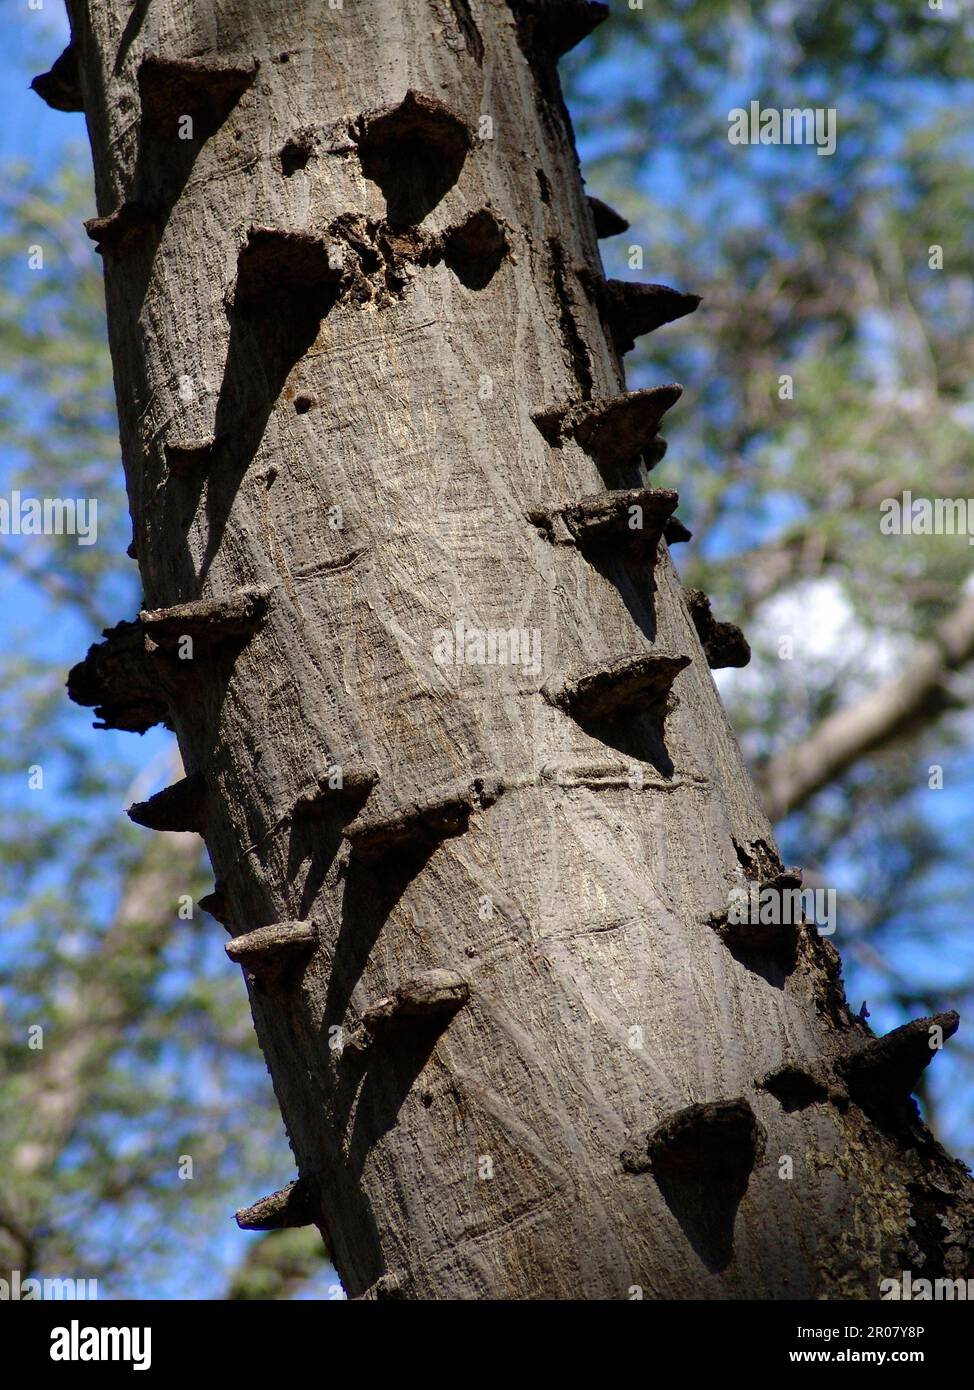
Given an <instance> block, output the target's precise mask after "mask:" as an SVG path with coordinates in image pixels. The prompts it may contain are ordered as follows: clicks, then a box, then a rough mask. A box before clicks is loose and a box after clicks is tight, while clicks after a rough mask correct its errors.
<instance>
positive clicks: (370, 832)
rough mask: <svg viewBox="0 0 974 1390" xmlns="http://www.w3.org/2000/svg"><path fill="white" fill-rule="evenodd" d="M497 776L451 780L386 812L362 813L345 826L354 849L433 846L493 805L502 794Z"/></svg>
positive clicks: (370, 851)
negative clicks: (403, 805)
mask: <svg viewBox="0 0 974 1390" xmlns="http://www.w3.org/2000/svg"><path fill="white" fill-rule="evenodd" d="M500 792H501V786H500V784H499V783H498V782H497V781H496V779H493V780H492V779H478V780H477V781H475V782H452V783H450V784H449V785H448V786H445V787H438V788H436V789H434V790H433V791H430V792H427V793H426V794H425V795H424V796H422V797H420V798H417V800H416V801H414V802H412V803H411V804H410V805H408V806H405V807H402V808H400V809H399V810H396V811H393V812H389V813H386V814H383V815H376V814H373V815H371V816H364V815H359V816H357V817H356V819H355V820H354V821H352V823H351V824H350V825H348V826H347V827H346V829H345V835H346V837H347V839H348V841H349V843H350V845H351V849H352V853H353V854H355V855H356V856H358V857H359V858H361V859H376V858H378V857H380V856H381V855H383V854H386V853H388V852H390V851H396V850H399V849H407V850H408V849H424V848H425V849H432V848H433V846H435V845H436V844H438V843H439V842H440V841H441V840H446V839H449V838H450V837H451V836H454V835H462V834H463V833H464V831H465V830H466V829H467V826H468V824H469V821H470V816H471V814H472V813H473V812H475V811H480V810H483V809H484V808H485V807H487V806H491V805H493V803H494V802H495V801H496V800H497V797H498V796H499V795H500Z"/></svg>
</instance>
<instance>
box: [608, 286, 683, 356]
mask: <svg viewBox="0 0 974 1390" xmlns="http://www.w3.org/2000/svg"><path fill="white" fill-rule="evenodd" d="M598 299H599V303H600V306H601V309H602V313H603V316H604V318H605V321H606V324H607V325H608V328H609V332H610V334H611V336H612V341H613V342H614V343H615V345H616V348H617V350H618V351H619V352H620V353H625V352H629V351H630V350H631V349H632V348H633V347H635V345H636V339H637V338H641V337H642V335H643V334H644V333H652V331H653V329H655V328H661V327H662V326H663V324H664V323H672V322H673V320H674V319H681V318H683V317H684V316H685V315H686V314H692V313H693V311H694V309H696V308H697V307H698V305H699V304H700V296H699V295H698V294H681V293H680V291H679V290H671V289H670V288H669V286H668V285H649V284H643V283H640V282H639V281H636V280H606V281H605V282H604V284H600V285H599V286H598Z"/></svg>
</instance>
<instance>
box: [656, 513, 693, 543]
mask: <svg viewBox="0 0 974 1390" xmlns="http://www.w3.org/2000/svg"><path fill="white" fill-rule="evenodd" d="M663 539H664V540H665V541H666V544H667V545H682V544H683V543H684V542H685V541H692V540H693V532H692V531H691V530H690V528H689V527H688V526H684V524H683V522H682V521H681V520H680V518H679V517H678V516H671V517H670V519H669V520H668V521H667V523H666V525H665V526H664V527H663Z"/></svg>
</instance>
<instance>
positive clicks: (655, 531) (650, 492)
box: [528, 488, 680, 553]
mask: <svg viewBox="0 0 974 1390" xmlns="http://www.w3.org/2000/svg"><path fill="white" fill-rule="evenodd" d="M679 500H680V499H679V494H678V493H676V492H673V491H671V490H668V489H665V488H628V489H625V490H621V489H617V490H615V491H612V492H599V493H593V494H592V495H591V496H588V497H580V498H579V499H578V501H577V502H567V503H565V505H564V506H562V507H557V508H543V507H538V508H535V509H534V510H533V511H531V512H529V513H528V517H529V519H530V520H531V521H532V522H533V523H534V525H536V526H537V527H538V528H539V529H540V530H542V531H543V532H545V534H546V535H547V536H548V537H549V538H550V539H551V540H553V541H555V542H558V541H560V540H564V541H566V542H573V543H574V544H575V545H577V546H578V548H579V550H582V551H588V550H598V549H600V548H604V547H605V546H620V545H621V546H625V547H626V548H628V549H630V550H632V549H635V550H639V551H642V552H646V553H655V551H656V547H657V545H658V543H659V539H660V536H661V535H662V533H663V527H664V525H665V523H666V520H667V518H668V517H669V516H670V515H671V514H672V512H673V511H674V510H675V508H676V505H677V503H678V501H679ZM559 523H560V524H559Z"/></svg>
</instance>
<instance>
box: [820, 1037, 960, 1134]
mask: <svg viewBox="0 0 974 1390" xmlns="http://www.w3.org/2000/svg"><path fill="white" fill-rule="evenodd" d="M959 1026H960V1016H959V1015H958V1014H957V1013H956V1012H955V1011H954V1010H950V1012H948V1013H943V1014H936V1015H934V1016H933V1017H932V1018H915V1019H913V1021H912V1022H910V1023H905V1024H904V1025H903V1026H902V1028H894V1029H893V1031H892V1032H891V1033H887V1034H886V1035H885V1036H884V1037H881V1038H872V1039H870V1041H869V1042H867V1043H866V1044H865V1045H864V1046H862V1047H861V1048H859V1049H858V1050H857V1051H856V1052H854V1053H853V1054H852V1056H850V1057H847V1058H845V1059H844V1060H843V1061H841V1062H840V1063H839V1064H838V1066H837V1071H838V1072H839V1074H840V1075H841V1076H842V1077H843V1078H844V1079H845V1081H846V1084H847V1085H848V1087H849V1094H850V1095H851V1096H852V1098H853V1100H854V1101H856V1103H857V1104H858V1105H859V1106H860V1107H861V1108H862V1109H863V1110H864V1111H865V1112H866V1114H867V1115H869V1116H870V1118H871V1119H874V1120H876V1121H877V1123H884V1122H892V1123H893V1124H894V1125H895V1124H901V1125H905V1126H909V1124H910V1123H911V1122H913V1121H916V1120H917V1119H918V1114H917V1109H916V1106H915V1104H914V1102H913V1101H912V1100H911V1099H910V1097H911V1095H912V1094H913V1092H914V1091H915V1090H916V1088H917V1084H918V1082H919V1080H920V1077H921V1075H922V1074H923V1071H924V1068H925V1067H927V1066H929V1064H930V1063H931V1062H932V1061H933V1059H934V1057H935V1056H936V1055H937V1049H938V1046H939V1045H940V1044H941V1043H943V1042H945V1041H946V1040H947V1039H948V1038H952V1037H953V1036H954V1034H955V1033H956V1032H957V1029H958V1027H959Z"/></svg>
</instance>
